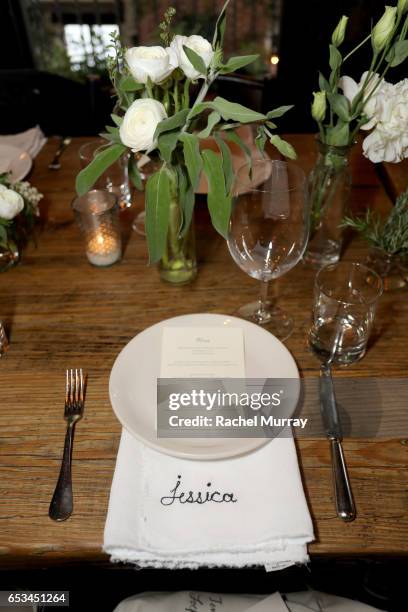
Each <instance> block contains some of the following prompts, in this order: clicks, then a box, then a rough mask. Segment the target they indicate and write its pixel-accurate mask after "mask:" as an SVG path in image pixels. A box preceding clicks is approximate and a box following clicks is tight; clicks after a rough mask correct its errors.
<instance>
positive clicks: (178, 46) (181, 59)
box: [170, 34, 214, 81]
mask: <svg viewBox="0 0 408 612" xmlns="http://www.w3.org/2000/svg"><path fill="white" fill-rule="evenodd" d="M183 47H188V48H189V49H192V50H193V51H194V52H195V53H196V54H197V55H199V56H200V57H201V59H202V60H203V62H204V64H205V66H206V68H208V67H209V66H210V64H211V61H212V59H213V57H214V50H213V48H212V46H211V43H209V42H208V40H206V39H205V38H203V37H202V36H197V35H195V34H194V35H193V36H180V35H179V34H177V35H176V36H175V37H174V38H173V40H172V42H171V45H170V49H171V50H173V51H174V53H175V55H176V57H177V61H178V65H179V67H180V68H181V70H182V71H183V72H184V74H185V75H186V77H187V78H188V79H191V80H193V81H196V80H197V79H204V78H205V77H206V74H204V73H201V72H199V71H198V70H196V69H195V68H194V66H193V65H192V63H191V62H190V60H189V59H188V57H187V55H186V52H185V51H184V49H183Z"/></svg>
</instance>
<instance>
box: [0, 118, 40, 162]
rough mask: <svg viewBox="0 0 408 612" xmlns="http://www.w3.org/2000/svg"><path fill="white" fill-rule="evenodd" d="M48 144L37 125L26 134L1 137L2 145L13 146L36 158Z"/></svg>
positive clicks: (0, 142)
mask: <svg viewBox="0 0 408 612" xmlns="http://www.w3.org/2000/svg"><path fill="white" fill-rule="evenodd" d="M46 142H47V139H46V137H45V136H44V134H43V132H42V130H41V128H40V126H39V125H36V126H35V127H33V128H30V129H29V130H26V131H25V132H20V133H19V134H10V135H7V136H0V144H2V145H12V146H14V147H18V148H19V149H23V151H25V152H26V153H28V154H29V155H30V157H32V158H34V157H35V156H36V155H37V154H38V153H39V152H40V151H41V149H42V148H43V146H44V145H45V143H46Z"/></svg>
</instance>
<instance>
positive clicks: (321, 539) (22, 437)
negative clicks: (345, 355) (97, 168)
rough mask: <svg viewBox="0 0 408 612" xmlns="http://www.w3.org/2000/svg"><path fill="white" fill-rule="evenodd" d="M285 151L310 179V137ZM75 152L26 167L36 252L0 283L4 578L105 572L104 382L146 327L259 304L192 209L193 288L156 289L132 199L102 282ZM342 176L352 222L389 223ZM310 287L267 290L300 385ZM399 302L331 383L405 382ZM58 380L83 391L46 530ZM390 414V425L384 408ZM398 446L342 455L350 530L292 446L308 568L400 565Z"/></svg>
mask: <svg viewBox="0 0 408 612" xmlns="http://www.w3.org/2000/svg"><path fill="white" fill-rule="evenodd" d="M289 139H290V140H291V141H292V143H293V144H294V145H295V147H296V148H297V150H298V152H299V160H300V163H301V164H302V165H303V167H304V168H305V169H306V170H308V169H310V167H311V166H312V164H313V162H314V159H315V151H314V143H313V137H312V136H307V135H299V136H297V135H294V136H291V137H289ZM82 142H84V139H74V141H73V143H72V144H71V145H70V147H69V148H68V150H67V152H66V153H65V154H64V156H63V157H62V169H61V170H59V171H57V172H55V171H54V172H53V171H49V170H48V169H47V165H48V163H49V161H50V160H51V158H52V156H53V153H54V150H55V148H56V141H55V140H52V139H51V140H50V141H49V142H48V144H47V145H46V146H45V147H44V149H43V150H42V152H41V153H40V155H39V156H38V157H37V159H36V160H35V166H34V171H33V172H32V175H31V177H30V178H31V180H32V182H33V183H34V185H36V186H37V187H38V188H39V189H40V190H41V191H42V192H43V193H44V194H45V198H44V201H43V203H42V204H41V207H42V214H43V226H42V228H41V230H40V232H39V235H38V237H37V246H35V245H34V244H30V245H29V246H28V248H27V249H26V250H25V252H24V254H23V259H22V262H21V264H20V265H19V266H17V267H16V268H14V269H13V270H10V271H8V272H6V273H4V274H2V275H1V276H0V318H1V319H2V320H3V321H4V323H5V325H6V328H7V329H8V331H9V335H10V342H11V345H10V350H9V352H8V353H7V355H6V356H5V357H4V358H3V359H1V362H0V500H1V501H0V504H1V505H0V565H1V566H2V567H12V566H14V565H24V566H28V565H37V566H47V565H50V564H54V563H65V562H77V561H87V562H101V561H107V557H106V556H105V555H104V554H103V553H102V551H101V546H102V540H103V528H104V522H105V516H106V510H107V504H108V498H109V491H110V484H111V479H112V474H113V470H114V466H115V458H116V453H117V448H118V443H119V436H120V425H119V423H118V421H117V420H116V418H115V416H114V414H113V412H112V409H111V406H110V403H109V396H108V380H109V373H110V370H111V367H112V364H113V362H114V360H115V358H116V356H117V354H118V353H119V351H120V350H121V349H122V348H123V347H124V345H125V344H126V343H127V342H128V341H129V340H130V339H131V338H133V337H134V336H135V335H136V334H137V333H138V332H140V331H141V330H143V329H145V328H146V327H148V326H149V325H152V324H153V323H156V322H158V321H161V320H163V319H165V318H168V317H172V316H175V315H180V314H187V313H194V312H214V313H226V314H232V313H234V311H235V310H236V308H237V307H238V306H240V305H241V304H243V303H245V302H246V301H249V300H253V299H254V296H256V294H257V291H258V285H257V283H256V282H255V281H254V280H252V279H250V278H249V277H248V276H246V275H245V274H244V273H243V272H241V271H240V270H239V269H238V268H237V266H236V265H235V264H234V263H233V262H232V260H231V258H230V256H229V254H228V250H227V247H226V244H225V242H224V240H223V239H222V238H221V237H219V236H218V235H217V234H216V233H215V232H214V230H213V229H212V228H211V226H210V224H209V220H208V216H207V213H206V211H205V208H204V207H203V206H202V204H200V203H198V206H197V222H196V233H197V239H198V245H197V251H198V259H199V275H198V278H197V280H196V281H195V282H194V283H193V284H192V285H191V286H186V287H179V288H177V287H172V286H170V285H167V284H164V283H162V282H160V280H159V278H158V273H157V271H156V269H155V268H151V267H149V266H147V257H146V246H145V241H144V239H143V238H142V237H141V236H139V235H137V234H135V233H133V232H131V230H130V224H131V219H132V218H133V216H134V215H135V214H136V213H137V212H139V211H140V210H141V206H142V202H143V199H142V197H141V196H139V197H138V198H136V202H135V206H134V207H132V209H130V210H129V211H127V212H125V213H122V225H123V232H124V236H125V244H126V248H125V253H124V257H123V260H122V261H121V262H120V263H119V264H118V265H114V266H112V267H111V268H108V269H98V268H95V267H92V266H90V265H89V264H88V263H87V260H86V258H85V254H84V246H83V243H82V239H81V236H80V234H79V231H78V228H77V226H76V224H75V222H74V220H73V217H72V213H71V209H70V202H71V200H72V198H73V192H74V177H75V174H76V172H77V171H78V169H79V162H78V155H77V150H78V147H79V146H80V144H81V143H82ZM352 168H353V179H354V187H353V190H352V207H353V209H354V210H360V209H363V208H364V207H365V206H367V204H370V205H372V206H375V208H376V209H377V210H379V211H381V212H383V213H384V212H386V211H387V210H388V209H389V207H390V201H389V199H388V198H387V196H386V194H385V191H384V189H383V187H382V185H381V183H380V182H379V179H378V178H377V175H376V172H375V170H374V167H373V166H372V165H371V164H370V163H369V162H368V161H367V160H365V159H364V158H363V157H362V156H361V153H360V151H359V150H357V148H356V149H355V151H354V152H353V159H352ZM347 243H348V244H347V248H346V253H345V257H346V258H348V259H359V260H362V259H364V258H365V256H366V254H367V249H366V246H365V245H364V244H363V243H361V242H358V241H355V240H352V241H351V242H350V240H347ZM313 278H314V271H313V270H311V269H310V268H308V267H306V266H304V265H303V264H299V265H298V266H297V267H296V268H295V269H294V270H292V271H291V272H290V273H289V274H287V275H286V276H284V277H283V278H282V279H281V280H279V281H278V282H277V283H276V290H277V294H278V296H279V302H280V303H281V305H282V306H283V307H284V308H286V309H287V310H288V312H289V313H290V314H291V315H292V316H293V317H294V319H295V321H296V328H295V331H294V333H293V335H292V336H291V337H290V338H289V340H288V341H287V346H288V348H289V350H290V351H291V352H292V354H293V355H294V357H295V359H296V360H297V363H298V365H299V368H300V371H301V374H302V376H305V377H308V376H317V362H316V360H315V358H314V357H313V356H312V355H311V354H310V353H309V351H308V349H307V344H306V333H307V329H308V325H309V319H310V312H311V306H312V285H313ZM406 296H407V294H406V293H394V294H388V295H385V296H383V298H382V299H381V303H380V307H379V310H378V317H377V323H376V332H375V334H374V336H373V341H372V343H371V346H370V349H369V351H368V353H367V355H366V357H365V358H364V360H362V361H361V362H360V363H358V364H356V365H355V366H354V367H352V368H349V369H347V370H338V371H337V372H336V376H339V377H340V376H341V377H343V376H346V377H372V376H375V377H378V378H379V379H380V380H381V379H385V378H392V377H395V378H404V377H406V372H407V365H408V348H407V347H408V326H407V314H408V302H407V299H406ZM265 358H267V355H265ZM68 367H82V368H84V369H85V370H86V371H87V372H88V374H89V385H88V393H87V400H86V409H85V416H84V419H83V420H82V421H81V422H80V423H79V424H78V426H77V431H76V436H75V445H74V459H73V482H74V495H75V509H74V514H73V516H72V518H71V519H70V520H68V521H66V522H65V523H61V524H57V523H54V522H52V521H51V520H50V519H49V518H48V506H49V502H50V499H51V496H52V492H53V489H54V486H55V483H56V479H57V476H58V472H59V467H60V460H61V453H62V446H63V437H64V434H65V423H64V420H63V397H64V372H65V369H66V368H68ZM386 409H387V410H388V411H389V415H392V414H393V405H387V408H386ZM384 418H385V419H386V418H387V414H385V415H384ZM407 437H408V432H407V431H401V432H400V435H399V436H398V437H395V438H387V439H385V438H384V439H365V440H363V439H361V440H360V439H349V440H346V441H345V443H344V449H345V453H346V458H347V462H348V466H349V471H350V477H351V481H352V486H353V491H354V495H355V499H356V505H357V512H358V517H357V520H356V521H355V522H354V523H351V524H344V523H342V522H341V521H340V520H338V519H337V517H336V514H335V510H334V502H333V494H332V482H331V465H330V455H329V445H328V443H327V442H326V441H325V440H324V439H301V440H298V442H297V445H298V451H299V460H300V465H301V469H302V476H303V482H304V486H305V491H306V494H307V498H308V501H309V504H310V510H311V513H312V517H313V521H314V525H315V530H316V541H315V542H314V543H313V544H312V545H311V546H310V553H311V554H312V555H313V554H330V555H339V554H343V555H369V554H406V553H407V552H408V496H407V452H408V446H407V445H408V440H407V439H406V438H407ZM271 467H273V466H271ZM282 469H284V466H282Z"/></svg>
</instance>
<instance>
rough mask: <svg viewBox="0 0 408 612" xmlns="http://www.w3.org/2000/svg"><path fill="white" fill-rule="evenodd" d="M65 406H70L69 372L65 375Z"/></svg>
mask: <svg viewBox="0 0 408 612" xmlns="http://www.w3.org/2000/svg"><path fill="white" fill-rule="evenodd" d="M65 380H66V382H65V406H67V405H68V404H69V370H67V371H66V373H65Z"/></svg>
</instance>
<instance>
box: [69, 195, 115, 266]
mask: <svg viewBox="0 0 408 612" xmlns="http://www.w3.org/2000/svg"><path fill="white" fill-rule="evenodd" d="M72 208H73V210H74V213H75V217H76V220H77V221H78V225H79V227H80V229H81V231H82V233H83V235H84V237H85V249H86V256H87V258H88V261H89V263H91V264H92V265H94V266H99V267H106V266H111V265H112V264H114V263H116V262H117V261H119V260H120V258H121V257H122V239H121V233H120V227H119V218H118V202H117V198H116V196H115V195H114V194H113V193H111V192H109V191H106V190H103V189H93V190H92V191H88V193H86V194H85V195H83V196H80V197H78V198H75V200H74V201H73V202H72Z"/></svg>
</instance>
